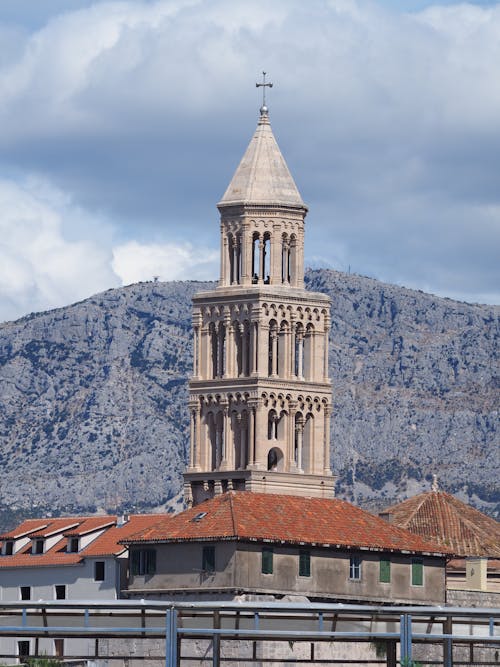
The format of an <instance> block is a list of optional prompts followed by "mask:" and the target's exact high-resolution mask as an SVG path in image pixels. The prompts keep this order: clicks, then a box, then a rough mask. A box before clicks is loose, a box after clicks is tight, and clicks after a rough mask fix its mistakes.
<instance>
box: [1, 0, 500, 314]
mask: <svg viewBox="0 0 500 667" xmlns="http://www.w3.org/2000/svg"><path fill="white" fill-rule="evenodd" d="M499 63H500V2H496V1H495V2H491V1H490V2H488V1H486V0H484V1H482V2H469V3H455V2H443V3H441V4H440V5H436V4H433V3H432V2H429V1H426V0H378V1H373V0H308V2H304V0H272V1H270V0H251V1H249V0H123V1H121V2H106V1H96V0H35V1H34V0H0V320H7V319H13V318H16V317H19V316H21V315H23V314H25V313H28V312H31V311H36V310H43V309H47V308H52V307H56V306H60V305H65V304H68V303H71V302H73V301H76V300H79V299H81V298H84V297H86V296H89V295H90V294H92V293H95V292H97V291H100V290H103V289H107V288H109V287H113V286H118V285H122V284H128V283H131V282H134V281H137V280H149V279H151V278H152V277H153V276H155V275H157V276H159V277H160V278H161V279H164V280H173V279H186V278H207V279H208V278H216V277H217V271H218V260H217V258H218V233H219V226H218V213H217V210H216V208H215V204H216V202H217V201H218V199H219V198H220V197H221V196H222V194H223V192H224V190H225V188H226V186H227V184H228V182H229V180H230V178H231V175H232V173H233V171H234V169H235V168H236V166H237V164H238V162H239V159H240V157H241V156H242V154H243V152H244V150H245V147H246V145H247V143H248V141H249V139H250V137H251V135H252V134H253V132H254V129H255V126H256V122H257V116H258V108H259V106H260V99H259V92H258V91H257V90H256V88H255V81H256V80H257V79H258V78H259V74H260V72H261V70H262V69H266V71H268V72H269V75H270V78H271V79H272V80H273V82H274V87H273V89H272V91H270V94H269V98H268V103H269V107H270V113H271V122H272V125H273V130H274V133H275V136H276V138H277V140H278V142H279V144H280V147H281V149H282V151H283V154H284V155H285V158H286V160H287V162H288V165H289V167H290V169H291V171H292V174H293V175H294V177H295V180H296V182H297V185H298V187H299V189H300V191H301V194H302V196H303V198H304V200H305V201H306V203H307V204H308V206H309V209H310V212H309V215H308V218H307V245H306V263H307V264H308V265H310V266H315V267H317V266H328V267H333V268H336V269H339V270H342V271H348V270H351V272H355V273H360V274H363V275H368V276H372V277H376V278H379V279H381V280H385V281H388V282H392V283H397V284H401V285H406V286H409V287H414V288H418V289H422V290H425V291H430V292H433V293H436V294H440V295H444V296H450V297H452V298H458V299H463V300H466V301H480V302H489V303H500V261H499V254H500V253H499V249H500V65H499Z"/></svg>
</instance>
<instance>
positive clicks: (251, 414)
mask: <svg viewBox="0 0 500 667" xmlns="http://www.w3.org/2000/svg"><path fill="white" fill-rule="evenodd" d="M254 466H255V406H254V405H253V403H250V402H249V403H248V463H247V468H252V467H254Z"/></svg>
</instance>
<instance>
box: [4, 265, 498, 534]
mask: <svg viewBox="0 0 500 667" xmlns="http://www.w3.org/2000/svg"><path fill="white" fill-rule="evenodd" d="M306 283H307V287H308V288H309V289H311V290H314V291H321V292H325V293H327V294H329V295H330V296H331V299H332V329H331V336H330V375H331V377H332V380H333V393H334V412H333V420H332V466H333V468H334V470H335V472H336V474H338V475H339V480H338V484H337V487H338V489H337V491H338V495H339V496H341V497H344V498H347V499H350V500H354V501H355V502H357V503H359V504H361V505H363V506H365V507H372V508H373V507H376V506H381V505H388V504H389V503H391V502H396V501H397V500H400V499H402V498H404V497H406V496H407V495H411V494H413V493H416V492H419V491H421V490H422V489H427V488H428V486H429V480H430V479H431V476H432V474H433V473H437V474H438V476H439V479H440V485H441V487H442V488H444V489H446V490H448V491H450V492H453V493H456V494H458V495H459V496H461V497H462V498H463V499H464V500H467V501H468V502H471V503H472V504H474V505H476V506H477V507H479V508H481V509H482V510H484V511H487V512H489V513H490V514H492V515H497V514H498V511H499V508H500V494H499V491H498V484H497V478H498V460H499V451H500V447H499V444H500V439H499V425H498V402H499V401H498V396H499V392H498V389H499V378H498V340H499V333H500V308H499V307H497V306H485V305H471V304H466V303H461V302H457V301H452V300H450V299H442V298H438V297H435V296H432V295H429V294H424V293H422V292H419V291H413V290H409V289H405V288H402V287H396V286H394V285H387V284H384V283H381V282H379V281H376V280H373V279H370V278H365V277H362V276H358V275H347V274H343V273H339V272H336V271H330V270H324V269H320V270H314V271H309V272H308V273H307V276H306ZM212 287H213V284H212V283H200V282H172V283H160V282H149V283H139V284H135V285H130V286H128V287H123V288H119V289H113V290H108V291H107V292H104V293H102V294H98V295H96V296H93V297H91V298H89V299H86V300H85V301H82V302H80V303H77V304H74V305H71V306H67V307H65V308H60V309H57V310H53V311H49V312H45V313H36V314H32V315H29V316H27V317H24V318H22V319H20V320H18V321H16V322H7V323H4V324H1V325H0V471H1V480H2V481H1V488H0V525H5V524H6V523H9V521H10V522H12V520H13V518H14V517H16V518H17V516H18V515H20V514H22V515H23V516H24V515H28V514H31V515H35V514H41V513H54V514H57V513H62V512H98V511H103V510H112V511H120V510H123V509H127V510H132V509H135V510H151V509H153V508H158V507H171V506H175V505H176V504H179V503H180V502H181V497H180V495H179V494H180V492H181V484H182V482H181V475H182V471H183V468H184V465H185V460H186V455H187V450H188V438H189V428H188V413H187V399H188V393H187V378H188V376H189V374H190V373H191V364H192V360H191V355H192V348H191V298H192V296H193V294H194V293H195V292H197V291H199V290H201V289H210V288H212Z"/></svg>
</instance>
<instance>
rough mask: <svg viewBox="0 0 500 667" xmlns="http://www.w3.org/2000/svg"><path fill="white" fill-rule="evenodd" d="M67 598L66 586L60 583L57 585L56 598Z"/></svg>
mask: <svg viewBox="0 0 500 667" xmlns="http://www.w3.org/2000/svg"><path fill="white" fill-rule="evenodd" d="M65 599H66V586H65V585H64V584H60V585H57V586H56V600H65Z"/></svg>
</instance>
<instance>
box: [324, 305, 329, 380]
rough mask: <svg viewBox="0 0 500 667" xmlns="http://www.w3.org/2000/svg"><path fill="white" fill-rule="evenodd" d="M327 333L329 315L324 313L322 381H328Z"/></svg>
mask: <svg viewBox="0 0 500 667" xmlns="http://www.w3.org/2000/svg"><path fill="white" fill-rule="evenodd" d="M329 333H330V317H329V316H328V315H325V333H324V335H323V347H324V349H323V353H324V359H323V380H324V382H328V381H329V377H328V343H329Z"/></svg>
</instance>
